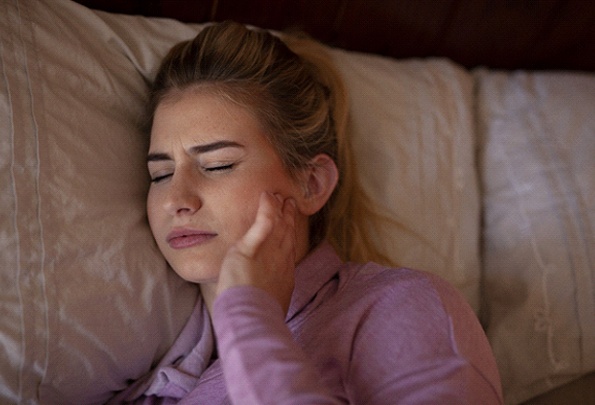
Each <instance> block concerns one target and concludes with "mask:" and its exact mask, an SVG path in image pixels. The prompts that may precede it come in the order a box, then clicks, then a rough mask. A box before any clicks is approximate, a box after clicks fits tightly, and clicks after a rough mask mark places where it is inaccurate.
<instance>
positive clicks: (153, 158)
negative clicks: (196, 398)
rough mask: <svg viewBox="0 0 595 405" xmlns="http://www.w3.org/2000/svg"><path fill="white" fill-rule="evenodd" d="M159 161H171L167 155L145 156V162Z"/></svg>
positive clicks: (150, 154)
mask: <svg viewBox="0 0 595 405" xmlns="http://www.w3.org/2000/svg"><path fill="white" fill-rule="evenodd" d="M161 160H172V158H171V156H169V155H168V154H167V153H149V154H148V155H147V162H159V161H161Z"/></svg>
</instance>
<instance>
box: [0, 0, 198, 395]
mask: <svg viewBox="0 0 595 405" xmlns="http://www.w3.org/2000/svg"><path fill="white" fill-rule="evenodd" d="M127 21H129V22H130V23H133V24H136V26H137V27H138V29H139V32H142V33H143V34H145V35H147V36H148V35H152V34H156V35H155V37H156V39H155V41H154V42H152V43H151V46H152V47H153V48H152V50H153V53H154V54H155V57H157V55H158V54H159V53H160V52H163V51H165V49H166V47H167V46H169V42H171V41H167V39H168V37H167V36H166V34H164V33H162V32H161V31H160V30H161V29H163V30H164V31H167V28H168V27H171V26H172V25H173V24H171V23H167V22H161V23H160V24H158V25H155V24H153V25H151V24H145V23H144V20H138V19H136V20H135V19H133V20H127ZM175 27H177V29H178V31H177V35H178V37H182V36H183V35H184V34H186V35H191V34H192V33H193V32H192V31H194V30H191V29H188V28H186V30H182V28H184V27H182V26H181V25H178V24H176V25H175ZM157 29H159V31H158V30H157ZM0 36H1V42H0V52H1V62H0V71H1V72H2V73H1V75H0V77H1V80H0V131H1V133H2V140H1V142H0V187H1V190H2V192H1V193H0V204H1V205H0V207H1V209H0V232H1V233H0V235H1V237H0V284H1V285H2V295H1V299H0V314H2V315H1V316H0V387H1V388H0V403H38V402H39V403H46V404H47V403H103V402H105V401H106V400H107V399H108V398H109V397H110V396H111V391H113V390H120V389H122V388H123V387H124V386H125V385H126V381H127V380H128V379H130V378H136V377H138V376H140V375H142V374H143V373H145V372H146V370H147V369H148V368H149V367H150V366H151V365H152V364H154V363H155V362H157V361H158V360H159V358H160V357H161V355H162V354H163V353H164V352H165V351H166V350H167V349H168V348H169V346H170V345H171V344H172V342H173V340H174V339H175V338H176V336H177V334H178V333H179V331H180V330H181V328H182V327H183V325H184V324H185V322H186V320H187V318H188V316H189V315H190V313H191V310H192V308H193V305H194V302H195V301H196V296H197V288H196V287H195V286H193V285H190V284H187V283H185V282H183V281H182V280H181V279H179V278H178V277H177V276H176V275H175V274H174V272H172V271H171V270H169V269H168V268H167V265H166V262H165V260H164V259H163V258H162V256H161V255H160V254H159V252H158V250H157V248H156V246H155V244H154V242H153V238H152V236H151V233H150V231H149V228H148V225H147V220H146V218H145V195H146V191H147V185H148V175H147V173H146V163H145V156H146V149H147V145H148V143H147V138H146V136H144V135H142V134H141V133H140V132H139V130H138V129H137V128H138V125H137V124H138V121H139V119H140V116H141V114H142V105H143V100H144V98H145V92H146V82H145V80H144V79H143V76H142V75H141V74H139V73H138V71H137V69H136V67H135V64H142V62H143V61H134V59H132V58H131V56H130V55H129V54H127V53H126V52H127V48H126V46H127V45H126V44H125V43H124V41H123V39H122V38H120V37H118V36H117V35H116V34H115V33H114V32H113V31H112V30H111V29H110V28H109V27H108V26H107V25H106V24H105V23H104V22H103V20H102V19H101V18H100V17H98V16H97V15H95V13H93V12H92V11H90V10H88V9H85V8H83V7H81V6H79V5H77V4H75V3H71V2H67V1H54V0H52V1H51V2H49V1H48V2H46V1H37V0H20V1H3V2H0ZM166 42H168V44H167V45H166Z"/></svg>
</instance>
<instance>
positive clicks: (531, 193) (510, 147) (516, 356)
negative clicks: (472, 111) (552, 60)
mask: <svg viewBox="0 0 595 405" xmlns="http://www.w3.org/2000/svg"><path fill="white" fill-rule="evenodd" d="M477 80H478V106H479V109H478V122H479V129H480V132H479V133H480V135H481V142H480V144H481V149H480V151H481V158H480V162H481V175H482V180H483V185H484V193H483V204H484V207H485V213H484V235H483V241H484V243H483V253H484V266H485V267H484V271H485V280H484V286H483V291H484V292H485V297H484V298H485V303H486V305H485V310H486V314H487V318H486V323H487V325H488V328H487V333H488V337H489V339H490V341H491V343H492V347H493V349H494V353H495V355H496V359H497V361H498V363H499V365H500V373H501V377H502V381H503V385H504V387H505V392H504V394H505V397H506V402H507V403H518V402H521V401H524V400H526V399H529V398H531V397H533V396H535V395H537V394H540V393H542V392H545V391H547V390H549V389H551V388H553V387H555V386H558V385H560V384H562V383H564V382H566V381H568V380H570V379H572V378H574V377H576V376H577V375H580V374H583V373H586V372H588V371H590V370H593V369H595V322H594V320H595V267H594V263H595V250H594V249H593V247H594V246H595V236H594V235H595V206H594V201H595V176H594V173H595V159H594V157H595V137H594V135H595V120H594V119H593V112H594V111H595V97H593V95H594V94H595V76H593V75H591V74H583V73H569V72H514V73H505V72H489V71H486V70H481V71H478V72H477Z"/></svg>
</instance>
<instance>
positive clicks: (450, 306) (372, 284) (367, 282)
mask: <svg viewBox="0 0 595 405" xmlns="http://www.w3.org/2000/svg"><path fill="white" fill-rule="evenodd" d="M339 290H340V291H341V292H342V293H344V294H345V295H347V296H350V295H354V296H355V297H357V298H358V299H364V300H366V299H367V300H369V301H370V302H371V303H372V302H379V301H380V302H382V301H387V302H390V303H392V304H400V305H405V306H406V307H411V306H413V307H414V309H415V308H417V309H428V308H433V309H434V310H436V311H438V312H441V311H442V312H444V313H446V312H449V311H451V310H454V309H456V308H457V307H463V308H464V309H467V307H468V305H467V302H466V301H465V299H464V298H463V296H462V295H461V294H460V293H459V292H458V291H457V290H456V289H455V288H454V287H453V286H452V285H451V284H450V283H448V282H447V281H446V280H444V279H442V278H441V277H439V276H437V275H434V274H431V273H428V272H425V271H421V270H415V269H409V268H391V267H385V266H382V265H379V264H377V263H366V264H354V263H347V264H345V266H343V268H342V270H341V271H340V272H339ZM422 304H423V305H422ZM393 308H394V307H393ZM469 309H470V308H469Z"/></svg>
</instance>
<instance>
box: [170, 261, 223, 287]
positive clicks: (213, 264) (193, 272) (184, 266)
mask: <svg viewBox="0 0 595 405" xmlns="http://www.w3.org/2000/svg"><path fill="white" fill-rule="evenodd" d="M168 262H169V264H170V266H171V268H172V269H173V270H174V271H175V272H176V274H177V275H178V276H180V277H181V278H183V279H184V280H186V281H188V282H190V283H195V284H202V283H213V282H216V281H217V279H218V278H219V270H220V268H221V259H218V260H216V259H213V260H205V259H201V260H193V261H191V262H190V263H188V262H185V263H177V262H176V261H175V260H171V261H169V260H168ZM205 262H206V263H205Z"/></svg>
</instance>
